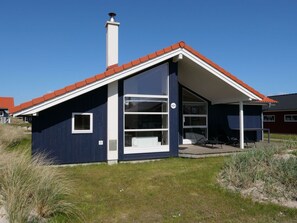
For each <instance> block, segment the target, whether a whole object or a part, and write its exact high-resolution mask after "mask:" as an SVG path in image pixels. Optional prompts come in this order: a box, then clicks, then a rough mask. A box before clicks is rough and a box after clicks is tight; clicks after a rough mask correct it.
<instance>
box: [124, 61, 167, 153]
mask: <svg viewBox="0 0 297 223" xmlns="http://www.w3.org/2000/svg"><path fill="white" fill-rule="evenodd" d="M123 106H124V145H125V149H124V153H125V154H132V153H151V152H165V151H169V141H168V138H169V135H168V134H169V133H168V129H169V122H168V118H169V112H168V64H163V65H160V66H158V67H155V68H153V69H151V70H148V71H146V72H143V73H141V74H138V75H136V76H134V77H131V78H129V79H127V80H125V81H124V105H123Z"/></svg>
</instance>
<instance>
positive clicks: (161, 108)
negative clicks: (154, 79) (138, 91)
mask: <svg viewBox="0 0 297 223" xmlns="http://www.w3.org/2000/svg"><path fill="white" fill-rule="evenodd" d="M167 107H168V106H167V98H143V97H126V98H125V111H126V112H167Z"/></svg>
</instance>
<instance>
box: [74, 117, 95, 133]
mask: <svg viewBox="0 0 297 223" xmlns="http://www.w3.org/2000/svg"><path fill="white" fill-rule="evenodd" d="M75 115H89V116H90V129H86V130H81V129H79V130H76V129H74V127H75V123H74V122H75V119H74V116H75ZM84 133H93V113H81V112H73V113H72V134H84Z"/></svg>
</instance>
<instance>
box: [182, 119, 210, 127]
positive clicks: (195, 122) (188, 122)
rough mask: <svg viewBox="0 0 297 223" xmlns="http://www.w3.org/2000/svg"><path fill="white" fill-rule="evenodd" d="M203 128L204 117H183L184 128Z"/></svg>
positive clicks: (204, 123)
mask: <svg viewBox="0 0 297 223" xmlns="http://www.w3.org/2000/svg"><path fill="white" fill-rule="evenodd" d="M199 125H200V126H205V125H206V117H185V122H184V126H199Z"/></svg>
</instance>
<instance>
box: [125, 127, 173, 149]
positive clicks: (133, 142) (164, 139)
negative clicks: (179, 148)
mask: <svg viewBox="0 0 297 223" xmlns="http://www.w3.org/2000/svg"><path fill="white" fill-rule="evenodd" d="M161 145H168V132H167V131H153V132H151V131H150V132H125V147H140V148H141V147H142V148H147V147H157V146H161Z"/></svg>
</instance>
